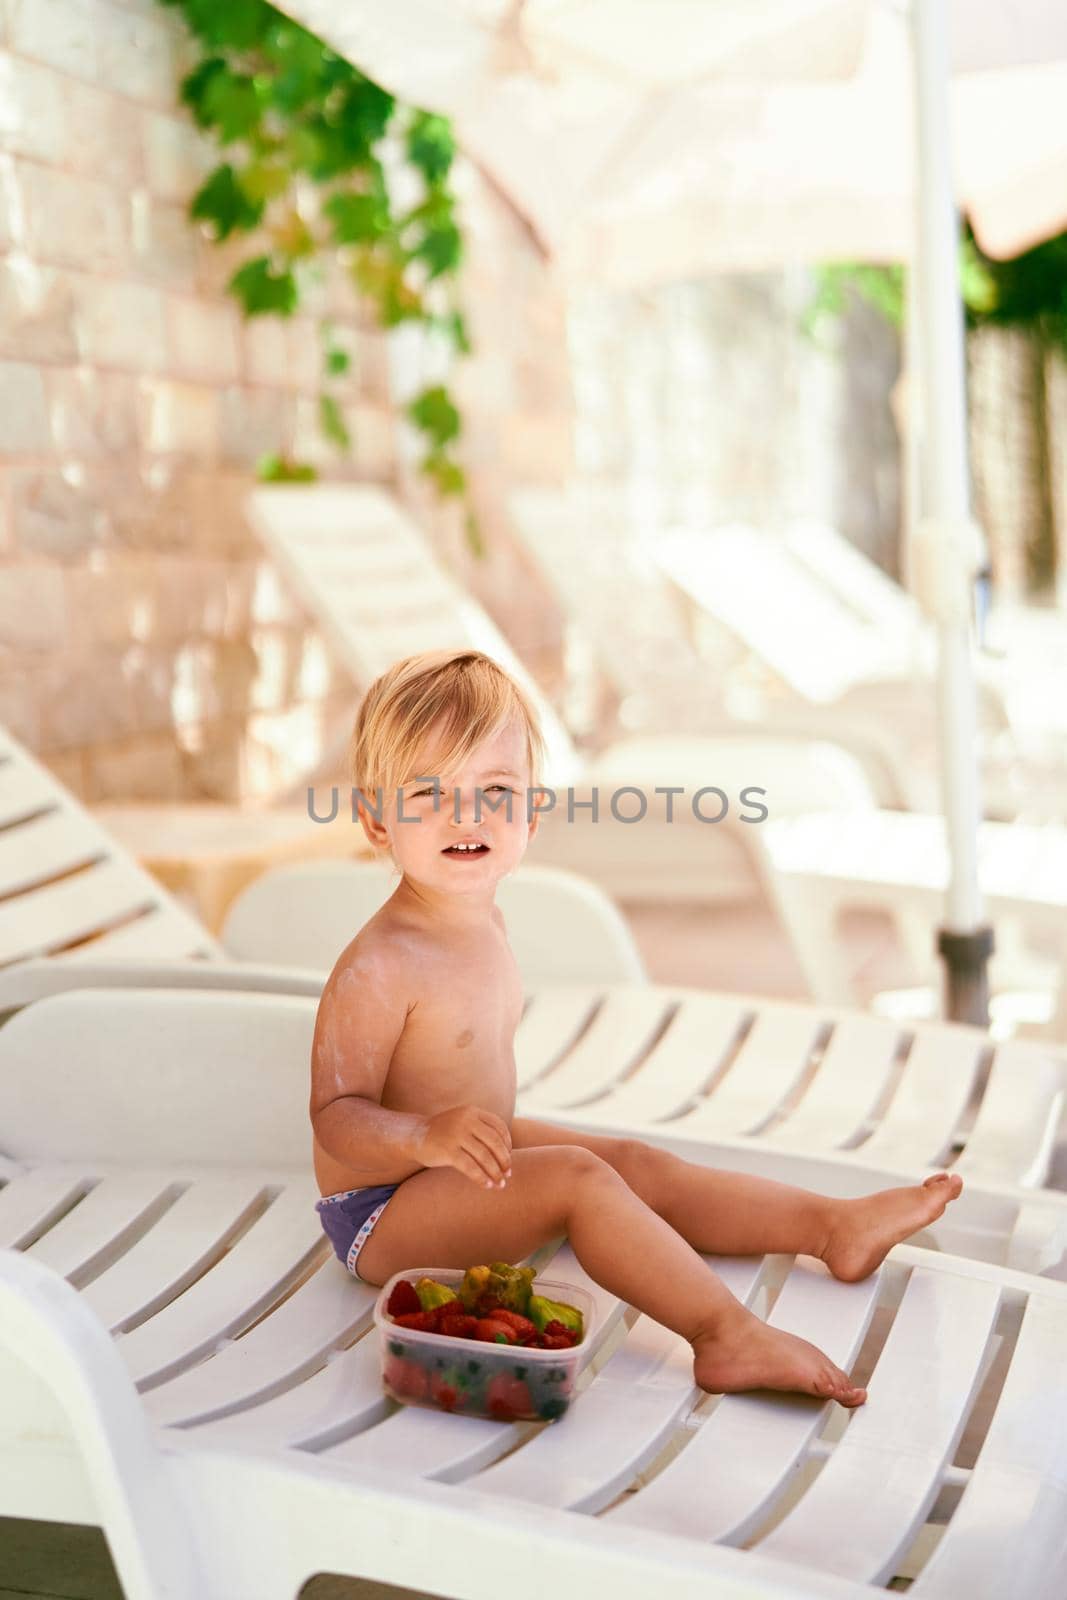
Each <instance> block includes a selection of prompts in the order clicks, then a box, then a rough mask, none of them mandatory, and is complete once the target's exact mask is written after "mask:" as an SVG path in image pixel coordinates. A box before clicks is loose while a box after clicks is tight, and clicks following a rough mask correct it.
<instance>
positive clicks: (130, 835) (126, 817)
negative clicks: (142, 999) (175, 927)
mask: <svg viewBox="0 0 1067 1600" xmlns="http://www.w3.org/2000/svg"><path fill="white" fill-rule="evenodd" d="M345 799H346V792H345V791H342V792H341V794H340V803H339V805H338V811H337V816H336V817H335V818H334V819H333V820H332V821H330V822H325V821H322V822H318V821H315V820H314V819H313V818H312V816H310V815H309V808H308V806H307V804H306V803H305V804H303V805H299V806H285V807H272V808H271V809H269V810H262V811H256V810H251V809H249V808H247V807H243V806H230V805H216V804H208V803H205V804H183V805H150V804H141V803H138V804H122V805H100V806H94V807H93V816H94V817H95V819H96V821H97V822H99V824H100V825H101V827H103V828H106V829H107V831H108V832H109V833H111V834H112V835H113V836H114V837H115V838H116V839H117V840H118V841H119V843H120V844H122V845H123V846H124V847H125V848H126V849H127V850H128V851H130V853H131V854H132V855H135V856H136V857H137V858H138V860H139V861H140V862H141V864H142V866H144V867H146V868H147V870H148V871H149V872H151V873H152V875H153V876H154V877H156V878H158V879H159V881H160V883H162V884H163V886H164V888H166V889H169V890H170V891H171V892H172V893H173V894H176V895H178V896H179V897H180V898H182V899H183V900H184V901H185V902H186V903H187V904H189V905H191V906H192V908H193V910H195V911H196V913H197V915H198V916H199V917H200V918H201V919H202V921H203V922H204V923H205V925H206V926H207V927H208V928H209V929H210V931H211V932H212V933H215V934H217V933H218V932H219V929H220V928H221V926H222V922H223V919H224V917H225V915H226V912H227V910H228V909H229V906H230V904H231V902H232V901H233V900H234V899H235V898H236V897H237V895H238V894H239V893H240V892H241V890H242V889H244V888H245V887H246V885H247V884H249V883H251V882H252V881H253V879H255V878H258V877H259V876H260V875H261V874H262V873H263V872H266V871H267V869H268V868H269V867H277V866H281V865H282V864H283V863H287V862H293V861H321V860H324V859H328V860H329V859H332V860H350V859H352V858H353V857H363V858H364V859H366V858H369V857H370V856H371V854H372V852H371V849H370V846H369V844H368V843H367V840H366V837H365V836H364V833H363V829H362V828H361V827H360V825H359V823H358V822H355V823H353V821H352V820H351V816H350V813H349V811H348V810H347V809H346V806H345ZM320 801H321V803H320ZM314 809H315V815H316V816H317V817H324V818H325V817H328V816H329V815H330V810H331V806H330V797H329V795H328V794H327V795H325V796H320V797H319V800H318V801H316V804H315V808H314Z"/></svg>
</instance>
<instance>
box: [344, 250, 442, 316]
mask: <svg viewBox="0 0 1067 1600" xmlns="http://www.w3.org/2000/svg"><path fill="white" fill-rule="evenodd" d="M352 277H353V280H354V282H355V284H356V287H357V288H358V289H360V290H362V292H363V293H364V294H366V295H370V296H371V298H372V299H373V300H374V301H375V302H376V304H377V307H378V316H379V317H380V319H381V322H382V326H383V327H386V328H396V327H398V326H399V325H400V323H402V322H423V321H425V320H426V307H425V305H424V304H423V302H422V297H421V296H420V295H419V293H418V291H417V290H415V289H413V288H412V287H411V285H410V284H409V283H407V282H406V281H405V279H404V263H403V261H402V260H401V261H397V260H392V259H390V258H387V257H385V256H382V255H380V254H375V253H374V252H373V251H370V250H366V251H363V252H362V253H361V255H360V256H359V257H358V259H357V260H356V261H355V263H354V264H353V267H352Z"/></svg>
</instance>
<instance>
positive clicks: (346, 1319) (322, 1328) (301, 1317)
mask: <svg viewBox="0 0 1067 1600" xmlns="http://www.w3.org/2000/svg"><path fill="white" fill-rule="evenodd" d="M377 1295H378V1291H377V1290H376V1289H373V1288H369V1287H368V1286H367V1285H365V1284H360V1283H357V1282H356V1281H355V1279H354V1278H353V1277H352V1276H351V1274H350V1273H347V1272H346V1271H345V1270H344V1268H343V1267H342V1266H341V1264H340V1262H338V1261H335V1260H329V1261H326V1262H325V1263H324V1264H323V1265H322V1266H321V1267H320V1268H319V1269H318V1271H317V1272H315V1273H314V1274H313V1275H312V1276H311V1277H310V1278H309V1279H308V1281H307V1282H306V1283H302V1284H301V1285H300V1287H299V1289H297V1290H295V1292H294V1293H293V1294H291V1295H290V1296H289V1298H288V1299H287V1300H285V1301H283V1303H282V1304H281V1305H280V1306H278V1308H277V1309H276V1310H275V1311H272V1312H271V1314H270V1316H269V1317H265V1318H264V1320H263V1321H262V1322H259V1323H257V1324H256V1326H255V1327H254V1328H252V1329H251V1330H250V1331H249V1332H248V1333H246V1334H243V1335H242V1336H241V1338H239V1339H236V1340H234V1341H232V1342H231V1343H228V1344H226V1345H225V1347H224V1348H223V1349H222V1350H220V1351H219V1353H218V1354H217V1355H215V1356H212V1357H211V1359H210V1360H209V1361H204V1362H202V1363H201V1364H200V1366H198V1367H194V1368H193V1369H192V1370H191V1371H189V1372H182V1373H179V1375H178V1376H177V1377H176V1378H172V1379H171V1380H170V1381H169V1382H168V1383H165V1384H163V1385H162V1386H161V1387H160V1388H158V1389H150V1390H149V1391H148V1393H147V1394H146V1395H145V1396H144V1402H145V1407H146V1409H147V1411H148V1414H149V1416H151V1417H152V1418H153V1420H154V1421H156V1422H159V1423H176V1424H180V1423H190V1422H194V1421H196V1420H197V1419H198V1418H203V1419H205V1420H206V1419H208V1418H209V1417H213V1416H222V1415H223V1414H224V1413H226V1412H228V1411H238V1410H240V1409H241V1408H242V1406H244V1405H247V1404H249V1403H250V1402H252V1401H254V1400H256V1399H257V1398H258V1397H260V1396H262V1397H263V1398H264V1399H266V1398H269V1397H270V1396H271V1395H274V1394H277V1393H279V1392H280V1391H281V1390H283V1389H286V1388H289V1387H290V1386H291V1384H292V1383H293V1382H294V1381H296V1379H297V1377H299V1376H302V1375H304V1374H305V1373H310V1372H313V1371H314V1370H315V1369H316V1368H317V1367H319V1366H320V1365H321V1364H322V1363H323V1362H324V1361H325V1359H326V1356H327V1355H328V1354H329V1352H330V1351H331V1350H333V1349H335V1348H336V1347H337V1346H338V1345H340V1344H341V1343H342V1342H344V1341H345V1340H347V1339H349V1338H351V1337H352V1336H353V1335H355V1334H356V1333H358V1332H360V1331H361V1330H362V1329H364V1328H366V1326H367V1325H368V1323H369V1322H370V1318H371V1313H372V1311H373V1309H374V1302H375V1300H376V1299H377ZM120 1348H121V1346H120Z"/></svg>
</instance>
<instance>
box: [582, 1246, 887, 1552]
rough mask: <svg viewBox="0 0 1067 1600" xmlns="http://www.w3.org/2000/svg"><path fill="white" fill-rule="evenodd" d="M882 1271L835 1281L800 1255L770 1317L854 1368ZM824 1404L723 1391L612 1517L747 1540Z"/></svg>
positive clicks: (664, 1529)
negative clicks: (690, 1433) (679, 1448)
mask: <svg viewBox="0 0 1067 1600" xmlns="http://www.w3.org/2000/svg"><path fill="white" fill-rule="evenodd" d="M879 1281H880V1280H879V1276H878V1275H875V1276H873V1277H871V1278H868V1279H866V1281H865V1282H863V1283H838V1282H836V1281H835V1280H834V1279H833V1278H831V1277H830V1276H829V1274H828V1273H827V1272H826V1270H825V1268H823V1267H821V1266H820V1265H819V1264H818V1263H816V1262H813V1261H809V1260H807V1259H803V1260H801V1261H798V1262H797V1264H796V1265H795V1266H794V1268H793V1270H792V1271H791V1272H790V1274H789V1277H788V1279H787V1280H786V1282H785V1285H784V1286H783V1288H782V1291H781V1293H780V1294H779V1296H778V1299H777V1300H776V1301H775V1304H774V1308H773V1310H772V1312H771V1315H770V1316H769V1317H768V1319H767V1320H768V1323H769V1324H770V1326H772V1327H775V1328H784V1329H785V1330H786V1331H787V1332H789V1333H795V1334H797V1335H798V1336H799V1337H800V1338H802V1339H809V1340H810V1341H811V1342H812V1343H813V1344H815V1345H818V1347H819V1348H820V1349H821V1350H825V1352H826V1354H827V1355H828V1356H829V1357H830V1359H831V1360H832V1361H836V1362H837V1364H838V1365H839V1366H841V1367H843V1368H844V1369H845V1371H846V1372H847V1371H848V1370H849V1368H850V1367H851V1365H852V1363H853V1361H854V1360H855V1358H856V1355H857V1353H858V1351H859V1349H860V1346H861V1344H862V1343H863V1339H864V1336H865V1334H866V1331H867V1327H868V1324H869V1322H870V1319H871V1316H872V1314H873V1312H874V1306H875V1301H876V1299H877V1296H878V1289H879ZM824 1416H825V1406H824V1404H822V1403H821V1402H819V1401H817V1400H810V1401H809V1400H805V1399H803V1398H798V1399H791V1400H790V1401H789V1403H788V1404H783V1403H782V1402H781V1401H779V1400H774V1399H768V1398H765V1397H764V1396H762V1395H757V1394H738V1395H730V1394H728V1395H724V1396H723V1397H722V1399H721V1400H720V1401H719V1403H718V1405H717V1406H716V1407H715V1410H714V1411H713V1412H712V1413H711V1415H710V1416H709V1417H708V1419H707V1421H706V1422H705V1423H704V1424H703V1425H702V1426H701V1427H700V1428H698V1429H697V1431H696V1433H695V1434H694V1436H693V1438H692V1439H691V1440H690V1442H689V1443H688V1444H687V1445H686V1447H685V1449H684V1450H682V1452H681V1453H680V1454H679V1455H677V1456H676V1457H675V1458H674V1460H673V1461H670V1462H668V1464H667V1466H666V1467H664V1469H663V1471H662V1472H660V1473H659V1474H658V1475H657V1476H656V1477H655V1478H653V1480H652V1481H651V1483H649V1484H646V1486H645V1487H644V1488H643V1489H641V1490H640V1491H639V1492H638V1493H637V1494H634V1495H630V1496H628V1497H627V1499H626V1500H624V1501H621V1502H620V1503H619V1505H617V1506H613V1507H612V1508H611V1510H610V1511H607V1512H605V1516H608V1517H610V1518H612V1519H613V1520H614V1519H618V1520H619V1521H621V1522H623V1523H625V1524H626V1525H627V1526H632V1527H641V1528H647V1529H648V1530H649V1531H650V1532H657V1533H676V1534H682V1535H685V1536H687V1537H689V1538H694V1539H718V1540H723V1541H726V1542H729V1543H732V1544H735V1543H740V1542H741V1541H742V1540H743V1539H744V1538H745V1537H746V1536H747V1534H748V1533H749V1531H750V1530H751V1529H752V1528H753V1527H755V1526H756V1525H758V1523H759V1522H760V1521H761V1520H762V1518H763V1517H764V1516H765V1515H766V1513H767V1511H768V1509H769V1508H770V1506H771V1505H772V1504H773V1502H774V1501H775V1499H776V1498H777V1497H778V1495H779V1493H780V1492H781V1490H782V1489H783V1488H784V1487H785V1485H786V1484H787V1483H788V1481H789V1479H790V1477H791V1476H792V1474H793V1472H794V1471H795V1468H796V1465H797V1462H798V1461H799V1460H800V1459H801V1457H802V1456H803V1454H804V1452H805V1451H806V1449H807V1448H808V1445H809V1444H810V1442H811V1440H812V1439H813V1438H814V1436H815V1434H816V1433H817V1432H818V1430H819V1428H820V1427H821V1425H822V1422H823V1419H824Z"/></svg>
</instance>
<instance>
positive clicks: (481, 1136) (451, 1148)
mask: <svg viewBox="0 0 1067 1600" xmlns="http://www.w3.org/2000/svg"><path fill="white" fill-rule="evenodd" d="M418 1160H419V1161H421V1162H422V1164H423V1166H425V1167H455V1169H456V1171H457V1172H462V1173H463V1175H464V1177H466V1178H470V1179H471V1181H472V1183H478V1184H482V1185H483V1186H484V1187H485V1188H486V1189H492V1188H493V1187H494V1185H498V1186H499V1187H500V1188H503V1187H504V1183H505V1180H506V1179H507V1178H510V1176H511V1129H510V1128H509V1127H508V1125H507V1123H506V1122H505V1121H504V1119H503V1118H502V1117H498V1116H496V1115H495V1114H494V1113H493V1112H492V1111H483V1110H482V1109H481V1107H480V1106H453V1107H452V1108H451V1109H450V1110H449V1111H440V1112H438V1114H437V1116H436V1117H431V1118H430V1119H429V1121H428V1122H427V1124H426V1128H425V1131H424V1133H423V1135H422V1138H421V1140H420V1141H419V1147H418Z"/></svg>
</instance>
